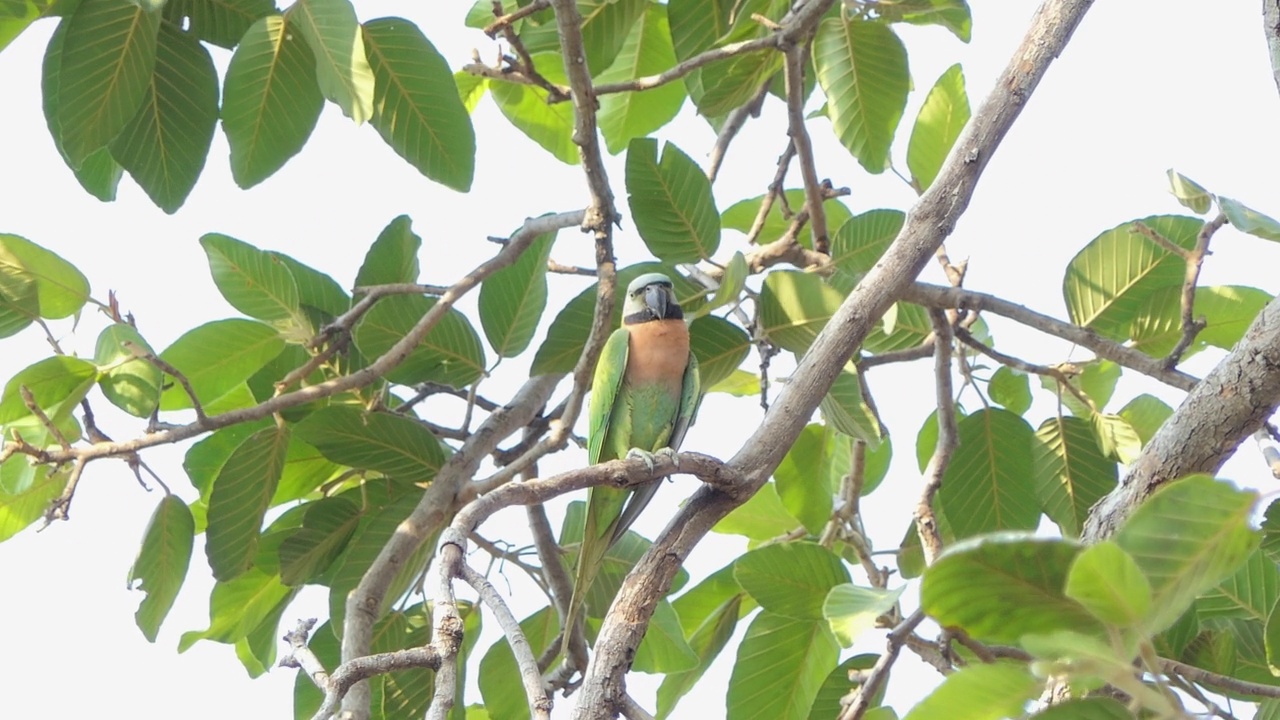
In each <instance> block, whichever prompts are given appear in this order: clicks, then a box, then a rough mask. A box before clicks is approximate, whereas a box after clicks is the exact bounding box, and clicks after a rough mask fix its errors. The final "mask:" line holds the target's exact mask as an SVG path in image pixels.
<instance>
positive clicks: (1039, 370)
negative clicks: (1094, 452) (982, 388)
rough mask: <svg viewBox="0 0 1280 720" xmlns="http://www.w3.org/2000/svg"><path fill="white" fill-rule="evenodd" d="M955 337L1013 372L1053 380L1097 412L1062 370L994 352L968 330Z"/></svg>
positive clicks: (958, 333)
mask: <svg viewBox="0 0 1280 720" xmlns="http://www.w3.org/2000/svg"><path fill="white" fill-rule="evenodd" d="M955 335H956V337H957V338H958V339H959V340H960V342H962V343H964V344H965V345H968V346H969V347H971V348H973V349H974V350H977V351H978V352H980V353H982V354H983V355H986V356H987V357H989V358H991V359H992V360H995V361H996V362H998V363H1000V364H1001V365H1005V366H1008V367H1011V368H1013V369H1014V370H1020V371H1022V372H1025V373H1030V374H1032V375H1044V376H1045V377H1051V378H1053V379H1054V380H1056V381H1058V385H1059V387H1065V388H1066V389H1067V391H1068V392H1070V393H1071V394H1072V395H1074V396H1075V398H1076V399H1077V400H1079V401H1080V402H1081V403H1083V404H1084V405H1085V406H1086V407H1088V408H1090V409H1092V410H1094V411H1097V409H1098V408H1097V406H1096V404H1095V403H1094V402H1093V398H1091V397H1089V396H1088V395H1086V394H1084V391H1083V390H1081V389H1080V388H1078V387H1076V385H1075V383H1073V382H1071V378H1070V377H1069V376H1068V375H1067V373H1066V372H1064V371H1063V370H1062V368H1060V367H1050V366H1048V365H1036V364H1034V363H1029V362H1027V361H1026V360H1022V359H1019V358H1016V357H1013V356H1012V355H1005V354H1004V353H1002V352H1000V351H999V350H996V349H995V348H992V347H990V346H988V345H986V344H985V343H983V342H982V341H980V340H978V339H977V338H975V337H974V336H973V335H972V334H971V333H970V332H969V331H968V330H966V329H964V328H960V327H958V328H956V329H955Z"/></svg>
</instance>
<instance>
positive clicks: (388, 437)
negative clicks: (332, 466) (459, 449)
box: [297, 405, 445, 483]
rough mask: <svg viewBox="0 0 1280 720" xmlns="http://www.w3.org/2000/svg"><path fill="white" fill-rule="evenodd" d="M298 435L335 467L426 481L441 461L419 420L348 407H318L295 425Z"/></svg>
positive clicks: (437, 447) (437, 448) (442, 456)
mask: <svg viewBox="0 0 1280 720" xmlns="http://www.w3.org/2000/svg"><path fill="white" fill-rule="evenodd" d="M297 432H298V437H300V438H302V439H303V440H304V441H306V443H307V444H309V445H311V446H313V447H315V448H316V449H317V450H319V451H320V452H321V454H323V455H324V456H325V457H327V458H329V459H330V460H332V461H333V462H335V463H338V464H339V465H345V466H347V467H352V468H357V469H361V470H375V471H377V472H380V473H382V474H383V475H385V476H387V477H390V478H394V479H396V480H403V481H405V482H413V483H425V482H427V481H429V480H431V478H433V477H435V474H436V472H437V471H439V470H440V467H441V466H442V465H444V460H445V454H444V449H443V448H442V447H441V445H440V441H439V440H437V439H436V437H435V436H434V435H432V434H431V431H430V430H428V429H427V428H426V426H424V425H423V424H422V423H420V422H418V421H416V420H413V419H412V418H408V417H405V416H403V415H396V414H393V413H386V412H373V413H365V412H362V411H361V410H360V409H359V408H356V407H352V406H350V405H330V406H329V407H327V408H323V409H321V410H317V411H316V412H314V413H312V414H311V415H310V416H309V417H307V419H306V420H303V421H302V422H301V423H299V424H298V426H297Z"/></svg>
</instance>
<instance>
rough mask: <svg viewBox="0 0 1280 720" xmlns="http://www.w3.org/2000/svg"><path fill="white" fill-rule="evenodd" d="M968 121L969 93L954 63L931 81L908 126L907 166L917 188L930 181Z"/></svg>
mask: <svg viewBox="0 0 1280 720" xmlns="http://www.w3.org/2000/svg"><path fill="white" fill-rule="evenodd" d="M967 122H969V96H968V95H967V94H966V93H965V89H964V71H963V70H962V69H961V68H960V64H959V63H956V64H955V65H952V66H951V67H949V68H947V71H946V72H944V73H942V77H940V78H938V81H937V82H936V83H934V85H933V89H931V90H930V91H929V95H928V96H927V97H926V98H925V100H924V105H923V106H922V107H921V108H920V114H919V115H917V116H916V124H915V127H913V128H912V129H911V141H910V143H909V144H908V145H907V168H908V169H910V170H911V178H912V180H913V182H914V183H915V185H916V188H917V189H918V190H920V191H921V192H924V191H925V190H926V189H928V187H929V186H930V185H932V184H933V179H934V178H936V177H937V176H938V171H939V170H941V169H942V163H943V161H944V160H946V159H947V153H949V152H951V146H952V145H954V144H955V142H956V139H957V138H959V137H960V131H961V130H962V129H964V126H965V123H967Z"/></svg>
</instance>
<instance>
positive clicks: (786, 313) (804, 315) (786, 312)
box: [758, 270, 844, 354]
mask: <svg viewBox="0 0 1280 720" xmlns="http://www.w3.org/2000/svg"><path fill="white" fill-rule="evenodd" d="M758 302H759V303H760V309H759V313H760V330H761V332H762V333H763V334H764V335H765V336H767V337H768V338H769V340H770V341H771V342H773V343H774V344H775V345H777V346H778V347H781V348H783V349H785V350H790V351H792V352H794V353H797V354H799V353H803V352H805V351H806V350H808V349H809V345H810V344H812V343H813V340H814V338H816V337H818V333H819V332H820V331H821V330H822V328H823V326H824V325H826V324H827V320H829V319H831V316H832V315H833V314H834V313H835V311H836V309H838V308H839V307H840V303H842V302H844V296H843V295H841V294H840V292H839V291H837V290H835V289H834V288H832V287H830V286H829V285H827V284H826V283H824V282H822V278H821V277H819V276H817V275H813V274H810V273H802V272H796V271H792V270H775V271H773V272H771V273H769V274H768V275H766V276H765V278H764V286H763V287H762V288H761V290H760V299H759V301H758Z"/></svg>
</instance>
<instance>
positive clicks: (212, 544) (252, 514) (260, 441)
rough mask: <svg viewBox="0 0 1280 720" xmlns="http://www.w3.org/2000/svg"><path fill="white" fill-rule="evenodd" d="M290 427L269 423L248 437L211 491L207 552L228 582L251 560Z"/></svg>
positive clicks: (280, 469) (217, 574) (215, 573)
mask: <svg viewBox="0 0 1280 720" xmlns="http://www.w3.org/2000/svg"><path fill="white" fill-rule="evenodd" d="M288 446H289V431H288V430H287V429H284V430H282V429H280V428H276V427H269V428H266V429H264V430H259V431H258V432H256V433H254V434H253V435H250V436H249V438H248V439H246V440H245V441H244V442H243V443H241V444H240V446H239V447H237V448H236V449H235V452H233V453H231V457H229V458H227V461H226V463H224V464H223V466H222V469H221V470H219V471H218V477H217V478H216V479H215V480H214V481H213V490H212V491H211V492H210V494H209V514H208V527H207V528H206V530H205V554H206V555H208V557H209V567H210V568H212V570H213V576H214V577H215V578H217V579H219V580H230V579H232V578H234V577H236V576H237V575H239V574H240V573H243V572H244V571H245V570H248V569H249V567H250V565H251V563H252V562H253V556H254V554H255V553H256V552H257V550H258V533H259V530H260V529H261V527H262V519H263V517H264V515H265V514H266V512H267V508H268V507H269V505H270V502H271V496H272V495H273V494H275V490H276V483H278V482H280V475H281V473H283V472H284V458H285V451H286V449H287V448H288Z"/></svg>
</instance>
